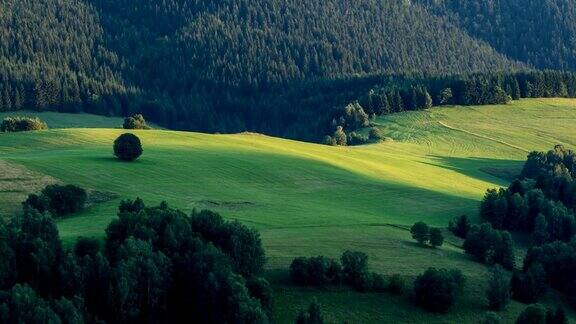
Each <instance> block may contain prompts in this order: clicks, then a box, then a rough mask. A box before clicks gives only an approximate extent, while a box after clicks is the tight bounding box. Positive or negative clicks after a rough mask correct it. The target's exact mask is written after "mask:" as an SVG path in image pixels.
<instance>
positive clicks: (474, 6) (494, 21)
mask: <svg viewBox="0 0 576 324" xmlns="http://www.w3.org/2000/svg"><path fill="white" fill-rule="evenodd" d="M416 2H418V3H422V4H424V5H426V6H427V8H429V10H430V12H432V13H433V14H436V15H439V16H442V17H445V18H446V19H447V20H448V21H450V22H451V23H453V24H455V25H457V26H460V27H461V28H462V29H463V30H465V31H467V32H468V33H469V34H470V35H471V36H472V37H475V38H477V39H480V40H483V41H485V42H487V43H488V44H490V46H492V47H493V48H494V49H495V50H496V51H498V52H499V53H502V54H504V55H506V56H508V57H510V58H511V59H515V60H519V61H521V62H524V63H526V64H529V65H531V66H533V67H536V68H547V69H569V70H574V69H575V68H576V4H575V2H574V1H571V0H547V1H545V0H488V1H487V0H417V1H416Z"/></svg>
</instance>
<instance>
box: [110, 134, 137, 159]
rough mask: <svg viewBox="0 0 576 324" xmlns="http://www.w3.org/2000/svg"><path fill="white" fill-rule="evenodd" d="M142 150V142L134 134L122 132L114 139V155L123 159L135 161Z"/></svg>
mask: <svg viewBox="0 0 576 324" xmlns="http://www.w3.org/2000/svg"><path fill="white" fill-rule="evenodd" d="M142 151H143V150H142V143H141V142H140V139H139V138H138V136H136V135H134V134H130V133H125V134H122V135H120V136H119V137H118V138H117V139H116V140H115V141H114V155H116V157H118V158H119V159H120V160H122V161H134V160H136V159H137V158H139V157H140V155H142Z"/></svg>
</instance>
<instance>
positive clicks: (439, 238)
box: [430, 228, 444, 247]
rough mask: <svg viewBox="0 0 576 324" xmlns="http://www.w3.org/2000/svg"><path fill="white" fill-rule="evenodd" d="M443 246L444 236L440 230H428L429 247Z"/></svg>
mask: <svg viewBox="0 0 576 324" xmlns="http://www.w3.org/2000/svg"><path fill="white" fill-rule="evenodd" d="M442 244H444V235H442V230H441V229H439V228H431V229H430V245H432V246H433V247H439V246H442Z"/></svg>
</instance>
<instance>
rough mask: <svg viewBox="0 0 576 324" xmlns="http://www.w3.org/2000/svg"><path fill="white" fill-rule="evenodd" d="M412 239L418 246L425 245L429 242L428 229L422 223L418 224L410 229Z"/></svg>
mask: <svg viewBox="0 0 576 324" xmlns="http://www.w3.org/2000/svg"><path fill="white" fill-rule="evenodd" d="M410 233H411V234H412V238H413V239H415V240H416V241H418V243H420V244H423V245H424V244H426V243H427V242H428V241H429V240H430V228H429V227H428V225H426V223H424V222H418V223H416V224H414V225H412V228H410Z"/></svg>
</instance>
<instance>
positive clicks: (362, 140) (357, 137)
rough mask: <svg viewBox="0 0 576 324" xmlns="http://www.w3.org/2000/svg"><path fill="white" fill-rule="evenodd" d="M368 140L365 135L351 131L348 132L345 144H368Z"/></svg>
mask: <svg viewBox="0 0 576 324" xmlns="http://www.w3.org/2000/svg"><path fill="white" fill-rule="evenodd" d="M368 143H369V140H368V137H367V136H366V135H362V134H358V133H356V132H351V133H349V134H348V139H347V144H348V145H363V144H368Z"/></svg>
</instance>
